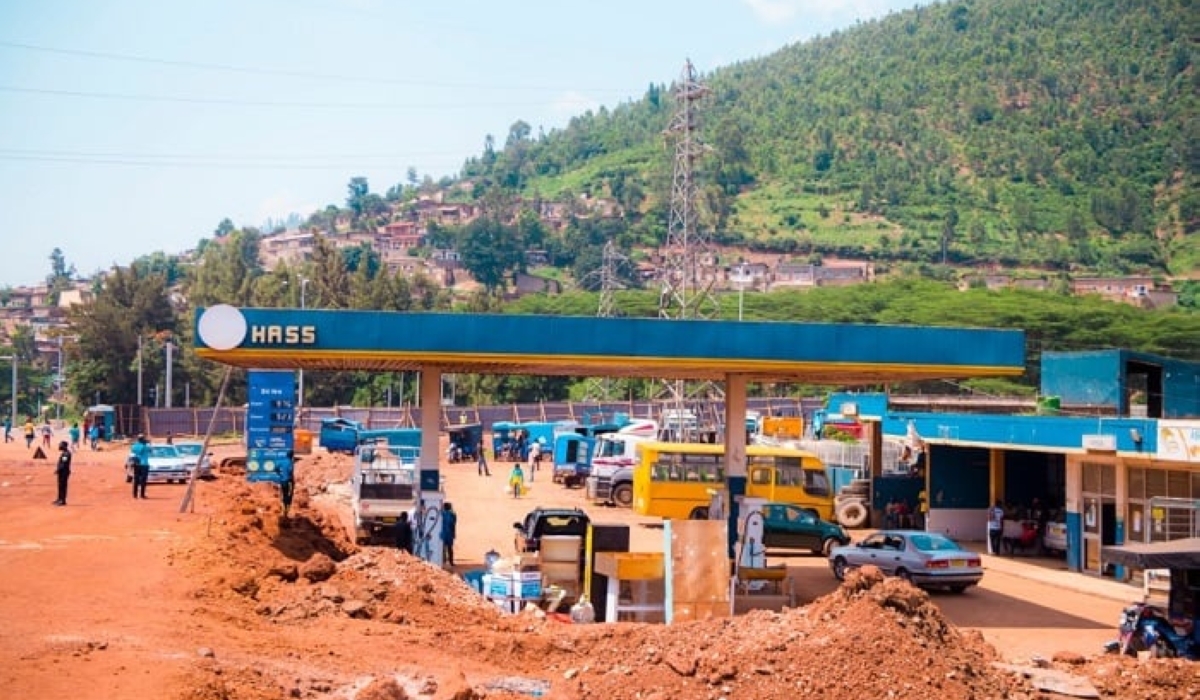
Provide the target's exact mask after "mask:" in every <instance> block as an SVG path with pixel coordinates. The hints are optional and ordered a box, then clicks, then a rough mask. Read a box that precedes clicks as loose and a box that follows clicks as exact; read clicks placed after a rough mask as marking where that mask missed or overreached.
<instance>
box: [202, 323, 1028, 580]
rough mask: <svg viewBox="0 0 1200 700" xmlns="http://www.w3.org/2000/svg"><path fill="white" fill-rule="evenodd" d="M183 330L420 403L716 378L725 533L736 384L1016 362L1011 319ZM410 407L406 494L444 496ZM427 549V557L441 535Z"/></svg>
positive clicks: (742, 459) (1019, 351)
mask: <svg viewBox="0 0 1200 700" xmlns="http://www.w3.org/2000/svg"><path fill="white" fill-rule="evenodd" d="M195 330H196V333H195V339H196V340H195V344H196V354H197V355H198V356H199V357H201V358H203V359H207V360H212V361H214V362H217V363H220V364H224V365H227V366H230V367H238V368H243V369H247V370H301V369H304V370H362V371H377V372H399V371H405V372H416V373H419V377H420V379H419V396H420V405H421V406H440V402H441V390H442V376H443V375H444V374H470V373H476V374H525V375H533V376H573V377H637V378H650V379H662V380H680V381H686V382H696V381H706V382H712V383H714V384H717V385H720V386H721V387H722V388H723V390H724V393H725V426H726V433H725V436H724V437H725V440H726V450H725V465H724V467H725V474H726V481H727V483H726V486H727V489H728V491H727V493H728V502H729V503H730V504H731V508H730V512H729V541H730V542H732V541H734V539H736V532H737V529H736V522H737V508H736V505H737V497H738V496H740V495H743V494H745V491H746V450H745V445H746V434H745V421H744V416H745V409H746V388H747V386H748V384H750V383H752V382H792V383H806V384H830V385H838V386H853V385H875V384H887V383H891V382H901V381H919V380H928V379H951V378H953V379H963V378H969V377H988V376H1018V375H1020V374H1022V373H1023V372H1024V371H1025V367H1024V361H1025V334H1024V332H1023V331H1016V330H999V329H982V328H951V327H917V326H887V325H866V324H831V323H784V322H747V321H711V320H674V319H646V318H603V317H575V316H567V317H564V316H529V315H503V314H457V313H455V314H446V313H424V312H418V313H412V312H392V311H344V310H325V309H314V310H309V309H265V308H237V307H233V306H230V305H217V306H213V307H209V308H205V309H200V310H198V311H197V314H196V327H195ZM267 374H272V373H267ZM273 374H275V375H282V376H283V377H286V376H288V374H287V373H280V372H275V373H273ZM252 378H253V373H252ZM284 386H290V385H288V384H287V383H286V382H285V384H284ZM252 396H253V395H252ZM288 398H289V399H290V398H291V396H289V397H288ZM253 401H254V400H253V398H252V405H253ZM415 414H416V415H417V416H418V422H419V425H420V429H421V455H422V457H421V458H420V477H419V482H420V491H419V494H418V499H419V502H420V503H422V504H424V505H426V506H429V505H437V504H440V503H441V502H442V500H443V498H444V495H443V494H441V493H440V492H438V491H437V489H438V484H439V474H438V460H437V457H436V455H438V439H439V432H440V428H441V426H440V424H439V411H421V410H419V409H418V410H417V411H416V412H415ZM250 428H251V426H250V425H249V420H248V432H252V431H250ZM252 438H253V436H252ZM429 455H433V457H428V456H429ZM433 549H434V550H437V552H436V554H435V556H437V557H440V548H437V547H435V548H433ZM436 563H440V562H436Z"/></svg>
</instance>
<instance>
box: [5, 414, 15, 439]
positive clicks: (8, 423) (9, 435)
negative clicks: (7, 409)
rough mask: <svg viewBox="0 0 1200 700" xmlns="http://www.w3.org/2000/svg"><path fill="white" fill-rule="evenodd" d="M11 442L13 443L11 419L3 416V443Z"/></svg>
mask: <svg viewBox="0 0 1200 700" xmlns="http://www.w3.org/2000/svg"><path fill="white" fill-rule="evenodd" d="M12 441H13V436H12V418H10V417H8V416H5V417H4V442H6V443H8V442H12Z"/></svg>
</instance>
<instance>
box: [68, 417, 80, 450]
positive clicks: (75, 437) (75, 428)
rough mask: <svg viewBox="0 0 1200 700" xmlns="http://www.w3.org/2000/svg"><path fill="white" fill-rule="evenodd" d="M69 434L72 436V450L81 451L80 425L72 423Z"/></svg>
mask: <svg viewBox="0 0 1200 700" xmlns="http://www.w3.org/2000/svg"><path fill="white" fill-rule="evenodd" d="M67 434H69V435H70V436H71V449H72V450H78V449H79V436H80V431H79V423H78V422H75V423H72V424H71V429H70V430H68V431H67Z"/></svg>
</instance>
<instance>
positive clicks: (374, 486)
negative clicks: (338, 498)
mask: <svg viewBox="0 0 1200 700" xmlns="http://www.w3.org/2000/svg"><path fill="white" fill-rule="evenodd" d="M419 455H420V450H419V448H415V447H409V446H398V445H389V444H386V443H383V444H362V445H359V446H358V448H357V449H356V450H355V453H354V473H353V475H352V476H351V477H350V507H351V509H352V510H353V513H354V539H355V541H356V542H357V543H358V544H368V543H370V542H371V541H372V540H374V539H376V538H377V537H379V536H381V535H382V536H390V535H391V533H392V529H393V527H394V526H395V524H396V519H397V518H398V517H399V516H400V514H401V513H403V512H405V511H411V510H412V509H413V507H414V505H415V498H416V493H417V478H418V476H417V475H418V469H417V458H418V456H419Z"/></svg>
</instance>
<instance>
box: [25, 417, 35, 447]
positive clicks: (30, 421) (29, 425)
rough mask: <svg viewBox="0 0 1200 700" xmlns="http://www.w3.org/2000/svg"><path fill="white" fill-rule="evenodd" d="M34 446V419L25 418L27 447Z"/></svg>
mask: <svg viewBox="0 0 1200 700" xmlns="http://www.w3.org/2000/svg"><path fill="white" fill-rule="evenodd" d="M30 447H33V419H32V418H27V419H25V449H29V448H30Z"/></svg>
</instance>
